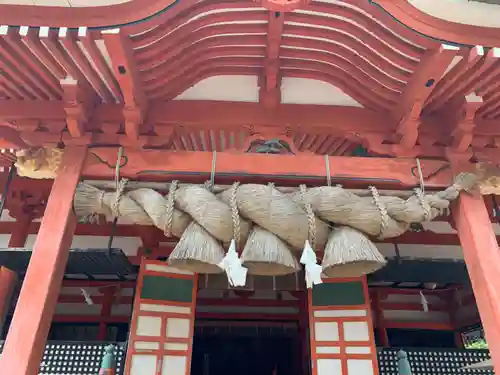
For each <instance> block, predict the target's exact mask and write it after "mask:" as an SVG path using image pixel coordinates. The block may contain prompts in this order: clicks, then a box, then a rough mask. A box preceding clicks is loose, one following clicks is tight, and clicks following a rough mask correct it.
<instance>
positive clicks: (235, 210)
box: [229, 182, 241, 245]
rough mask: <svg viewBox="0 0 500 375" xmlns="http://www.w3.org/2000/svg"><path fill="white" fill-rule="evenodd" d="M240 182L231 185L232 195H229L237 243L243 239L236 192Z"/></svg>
mask: <svg viewBox="0 0 500 375" xmlns="http://www.w3.org/2000/svg"><path fill="white" fill-rule="evenodd" d="M238 186H240V183H239V182H235V183H234V184H233V186H232V187H231V195H230V197H229V206H230V207H231V217H232V219H233V236H234V241H235V242H236V245H238V244H239V243H240V240H241V228H240V215H239V213H238V205H237V203H236V192H237V191H238Z"/></svg>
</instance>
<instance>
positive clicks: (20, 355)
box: [0, 147, 86, 375]
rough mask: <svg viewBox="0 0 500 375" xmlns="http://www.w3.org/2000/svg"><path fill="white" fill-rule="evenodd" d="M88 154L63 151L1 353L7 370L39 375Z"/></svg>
mask: <svg viewBox="0 0 500 375" xmlns="http://www.w3.org/2000/svg"><path fill="white" fill-rule="evenodd" d="M85 156H86V148H83V147H75V148H68V149H66V152H65V153H64V156H63V160H62V164H61V168H60V172H59V175H58V177H57V178H56V179H55V181H54V185H53V186H52V191H51V193H50V197H49V200H48V202H47V207H46V209H45V214H44V217H43V220H42V223H41V226H40V230H39V232H38V236H37V238H36V241H35V246H34V248H33V255H32V256H31V261H30V264H29V266H28V270H27V272H26V276H25V279H24V282H23V286H22V289H21V293H20V295H19V299H18V301H17V306H16V309H15V312H14V316H13V319H12V323H11V325H10V329H9V332H8V335H7V339H6V341H5V346H4V350H3V354H2V356H1V357H0V368H1V369H2V370H1V373H2V374H16V375H36V374H38V369H39V366H40V362H41V359H42V355H43V351H44V348H45V344H46V340H47V335H48V333H49V329H50V325H51V321H52V316H53V314H54V311H55V307H56V303H57V298H58V295H59V290H60V287H61V282H62V278H63V275H64V270H65V267H66V263H67V260H68V253H69V247H70V245H71V240H72V236H73V233H74V230H75V227H76V218H75V215H74V213H73V195H74V193H75V188H76V185H77V183H78V181H79V179H80V174H81V170H82V167H83V164H84V161H85Z"/></svg>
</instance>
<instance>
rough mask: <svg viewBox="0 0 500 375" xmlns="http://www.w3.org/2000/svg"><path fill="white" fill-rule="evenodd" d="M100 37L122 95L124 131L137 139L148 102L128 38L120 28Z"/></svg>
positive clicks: (104, 33)
mask: <svg viewBox="0 0 500 375" xmlns="http://www.w3.org/2000/svg"><path fill="white" fill-rule="evenodd" d="M102 38H103V40H104V44H105V45H106V49H107V51H108V53H109V55H110V57H111V62H112V65H113V73H114V75H115V77H116V79H117V80H118V83H119V85H120V88H121V92H122V95H123V100H124V108H123V116H124V118H125V133H126V134H127V136H128V137H130V138H131V139H132V140H137V139H138V138H139V135H140V129H139V127H140V125H141V124H142V123H143V121H144V120H145V117H146V111H147V105H148V103H147V99H146V95H145V93H144V90H143V88H142V82H141V80H140V78H139V68H138V67H137V65H136V61H135V59H134V57H133V50H132V45H131V42H130V38H129V37H128V36H126V35H124V34H123V31H121V30H120V29H116V30H108V31H105V32H103V33H102Z"/></svg>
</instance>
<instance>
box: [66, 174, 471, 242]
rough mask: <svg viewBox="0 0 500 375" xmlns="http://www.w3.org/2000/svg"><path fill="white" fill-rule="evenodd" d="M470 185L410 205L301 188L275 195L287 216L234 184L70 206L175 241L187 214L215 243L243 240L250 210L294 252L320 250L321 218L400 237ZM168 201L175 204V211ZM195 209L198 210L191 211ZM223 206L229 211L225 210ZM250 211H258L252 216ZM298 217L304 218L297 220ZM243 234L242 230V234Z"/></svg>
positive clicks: (96, 193) (103, 196) (106, 196)
mask: <svg viewBox="0 0 500 375" xmlns="http://www.w3.org/2000/svg"><path fill="white" fill-rule="evenodd" d="M474 183H475V179H474V178H473V177H472V176H470V175H461V176H459V177H458V178H457V180H456V181H455V183H454V184H453V185H452V186H450V187H449V188H447V189H445V190H444V191H441V192H438V193H436V194H429V195H424V194H423V192H421V191H416V192H415V195H414V196H412V197H410V198H409V199H408V200H403V199H401V198H397V197H388V196H384V197H381V196H380V195H379V193H378V191H377V189H376V188H375V187H370V191H371V193H372V198H371V202H370V198H369V197H359V196H357V195H355V194H353V193H350V192H348V191H346V190H344V189H342V188H340V187H333V186H332V187H316V188H310V189H306V187H305V186H301V187H300V194H297V195H295V194H291V195H284V194H280V195H277V197H278V198H277V199H279V200H281V203H280V205H279V206H280V207H281V208H280V209H282V210H285V211H286V210H287V208H286V206H288V207H292V210H291V211H290V213H288V211H286V212H285V211H281V212H276V211H273V210H276V209H277V206H276V205H271V204H272V203H273V200H272V199H271V200H269V202H268V203H265V204H263V205H262V204H260V205H259V204H257V202H256V203H255V204H254V206H252V199H255V198H254V197H253V195H252V194H253V191H254V190H253V189H255V188H258V187H259V186H260V187H261V189H262V188H264V186H262V185H255V184H248V185H240V184H239V183H235V184H233V186H232V187H231V189H230V190H229V191H227V192H223V193H219V194H218V195H217V196H216V195H214V194H213V193H210V194H208V195H206V196H205V198H203V199H205V201H203V200H200V199H197V200H196V199H195V200H194V201H193V196H192V194H193V193H194V191H193V192H187V190H186V188H184V190H183V194H180V193H179V194H177V192H178V190H177V189H176V186H177V184H176V183H174V184H173V186H172V187H171V191H170V194H169V196H168V197H163V196H162V195H161V194H159V193H157V192H156V191H154V190H152V189H146V188H142V189H137V190H132V191H128V192H124V189H125V185H126V181H125V180H122V181H121V182H120V184H119V187H118V190H117V191H116V192H115V193H106V192H103V191H102V190H100V189H98V188H95V187H93V186H90V185H85V184H81V185H80V186H79V187H78V188H77V192H76V197H75V204H74V206H75V212H77V215H78V216H80V217H82V216H85V215H88V214H91V213H94V212H96V213H99V214H104V215H106V216H108V217H114V216H119V215H126V216H128V217H130V218H131V220H133V221H134V222H136V223H139V224H145V225H151V224H154V225H156V226H158V227H159V228H161V229H162V230H164V231H165V233H172V232H173V233H174V234H175V235H176V236H180V235H181V234H182V233H183V231H184V230H185V228H186V227H187V225H188V223H189V221H190V220H192V217H190V216H189V215H187V214H186V212H188V211H189V212H193V213H196V214H197V215H198V217H197V222H198V223H199V224H200V225H202V226H204V225H203V223H207V224H209V225H210V226H211V230H212V232H211V231H210V230H209V229H210V228H208V227H207V228H208V229H207V228H205V229H206V230H207V231H208V232H209V233H211V235H212V236H214V237H215V238H217V239H218V240H219V241H224V242H225V241H229V240H230V239H231V238H233V236H234V239H235V240H236V239H240V240H241V239H243V237H244V236H246V235H247V234H248V230H249V227H250V225H249V224H250V223H248V222H247V221H246V220H244V219H247V220H248V219H249V217H248V216H247V215H248V212H249V211H248V210H249V209H250V210H252V209H253V211H252V212H251V214H252V215H253V216H254V217H257V216H256V215H260V217H259V220H260V222H256V224H258V225H259V226H261V227H263V225H262V224H265V223H266V222H268V223H272V224H273V225H270V226H268V228H267V230H269V231H271V232H272V233H274V234H276V235H278V237H280V236H281V237H280V238H282V239H283V240H284V241H285V242H287V243H289V244H295V247H294V246H292V247H294V248H297V249H298V247H297V244H298V243H300V241H302V244H303V241H304V240H306V239H309V240H310V242H311V244H313V245H316V246H320V245H318V243H317V242H318V235H319V232H318V230H319V229H318V228H315V223H317V222H318V220H319V219H322V220H324V221H330V222H333V223H335V224H339V225H347V226H351V227H352V228H355V229H357V230H360V231H362V232H365V233H367V234H369V235H373V236H379V237H381V238H389V237H395V236H398V235H400V234H402V233H403V232H404V231H405V230H407V229H408V227H409V225H410V224H411V223H416V222H424V221H427V220H431V219H433V218H434V217H436V216H437V215H438V214H439V213H440V212H441V211H442V210H443V209H446V208H447V207H448V206H449V202H450V201H451V200H453V199H455V198H457V197H458V194H459V192H460V191H462V190H469V189H471V187H472V186H473V185H474ZM272 186H273V185H272V184H269V187H268V188H269V189H272V190H271V192H274V194H275V195H274V196H276V192H275V190H274V189H273V187H272ZM193 188H194V186H193ZM199 190H200V189H199ZM179 191H180V190H179ZM225 193H228V194H225ZM218 197H220V199H221V200H219V198H218ZM259 197H262V198H258V199H270V198H266V195H265V194H263V193H262V191H261V193H260V195H259ZM269 197H270V196H269ZM287 199H288V200H289V203H288V204H286V202H283V200H287ZM208 200H211V201H212V203H214V202H215V203H217V204H216V205H215V206H216V207H215V206H214V205H212V204H209V203H210V202H208ZM299 201H300V202H299ZM172 202H175V207H174V205H173V204H172ZM193 202H195V203H193ZM224 202H227V203H224ZM181 203H182V204H181ZM260 203H262V202H260ZM268 204H269V206H268ZM193 205H199V206H196V207H194V206H193ZM212 207H215V208H214V210H215V211H212ZM224 207H226V208H227V209H224ZM253 207H259V208H258V210H257V211H255V209H254V208H253ZM301 207H303V208H301ZM179 209H181V210H182V211H180V210H179ZM207 210H208V211H207ZM301 212H302V214H303V215H304V216H300V215H301ZM226 215H230V216H229V217H228V216H226ZM240 215H242V216H243V219H241V218H240ZM276 215H278V216H279V217H280V218H281V219H280V220H281V221H280V222H279V223H276V222H275V221H274V220H275V217H276ZM316 217H317V218H316ZM200 220H201V221H200ZM242 220H243V221H242ZM253 221H255V220H253ZM273 221H274V222H273ZM324 221H323V223H324ZM222 222H224V223H226V224H224V225H225V227H221V225H222ZM302 222H305V223H306V225H307V226H308V228H307V229H308V231H302V232H301V233H299V231H295V230H294V232H293V233H290V231H287V230H286V229H285V230H282V229H283V228H291V227H294V228H297V223H302ZM320 222H321V221H320ZM290 223H293V225H290ZM227 224H229V225H227ZM243 224H245V228H243ZM301 225H302V224H301ZM279 226H283V227H282V228H280V233H281V234H278V233H276V232H275V231H274V229H272V228H278V227H279ZM377 227H378V228H377ZM214 229H216V230H217V231H218V232H217V233H218V236H216V235H214V233H213V230H214ZM243 229H245V230H244V231H243ZM286 236H290V237H286ZM302 236H304V237H302ZM299 237H300V238H299ZM302 238H303V239H302ZM240 245H241V244H240Z"/></svg>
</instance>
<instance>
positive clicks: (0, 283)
mask: <svg viewBox="0 0 500 375" xmlns="http://www.w3.org/2000/svg"><path fill="white" fill-rule="evenodd" d="M16 282H17V274H16V273H15V272H14V271H11V270H9V269H8V268H7V267H0V334H2V332H3V326H4V324H5V317H6V316H7V312H8V311H9V308H10V303H11V300H12V293H13V292H14V288H15V287H16Z"/></svg>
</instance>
